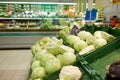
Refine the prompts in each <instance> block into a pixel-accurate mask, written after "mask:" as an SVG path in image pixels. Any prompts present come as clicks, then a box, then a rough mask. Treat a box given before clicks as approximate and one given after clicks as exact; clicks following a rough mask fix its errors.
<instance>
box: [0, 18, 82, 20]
mask: <svg viewBox="0 0 120 80" xmlns="http://www.w3.org/2000/svg"><path fill="white" fill-rule="evenodd" d="M42 19H64V20H82V19H83V18H0V20H42Z"/></svg>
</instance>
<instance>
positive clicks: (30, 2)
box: [0, 0, 77, 5]
mask: <svg viewBox="0 0 120 80" xmlns="http://www.w3.org/2000/svg"><path fill="white" fill-rule="evenodd" d="M0 3H4V4H62V5H64V4H68V5H70V4H71V5H76V4H77V3H76V2H45V1H44V2H39V1H29V0H28V1H23V2H22V1H20V2H19V1H16V2H15V1H11V2H10V1H5V2H3V1H2V2H1V1H0Z"/></svg>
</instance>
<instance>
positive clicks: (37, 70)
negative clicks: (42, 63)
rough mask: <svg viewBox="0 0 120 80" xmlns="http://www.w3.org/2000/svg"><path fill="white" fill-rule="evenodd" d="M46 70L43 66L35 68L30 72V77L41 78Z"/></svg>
mask: <svg viewBox="0 0 120 80" xmlns="http://www.w3.org/2000/svg"><path fill="white" fill-rule="evenodd" d="M45 75H46V72H45V69H44V68H43V67H38V68H35V69H34V70H33V72H32V74H31V78H32V79H37V78H43V77H45Z"/></svg>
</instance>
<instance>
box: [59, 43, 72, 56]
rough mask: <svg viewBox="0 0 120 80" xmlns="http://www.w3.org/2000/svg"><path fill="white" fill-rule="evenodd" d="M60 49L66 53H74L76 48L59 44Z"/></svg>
mask: <svg viewBox="0 0 120 80" xmlns="http://www.w3.org/2000/svg"><path fill="white" fill-rule="evenodd" d="M59 51H60V52H61V53H62V54H64V53H65V52H72V53H74V49H73V48H71V47H69V46H65V45H61V46H59Z"/></svg>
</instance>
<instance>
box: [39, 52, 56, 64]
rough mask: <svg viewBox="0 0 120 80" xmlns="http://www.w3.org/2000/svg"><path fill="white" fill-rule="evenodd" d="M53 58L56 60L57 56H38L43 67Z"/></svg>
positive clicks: (48, 54) (46, 54)
mask: <svg viewBox="0 0 120 80" xmlns="http://www.w3.org/2000/svg"><path fill="white" fill-rule="evenodd" d="M52 58H55V56H54V55H52V54H50V53H45V54H40V55H39V56H38V60H40V62H41V65H42V66H45V64H46V61H48V60H50V59H52Z"/></svg>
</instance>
